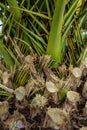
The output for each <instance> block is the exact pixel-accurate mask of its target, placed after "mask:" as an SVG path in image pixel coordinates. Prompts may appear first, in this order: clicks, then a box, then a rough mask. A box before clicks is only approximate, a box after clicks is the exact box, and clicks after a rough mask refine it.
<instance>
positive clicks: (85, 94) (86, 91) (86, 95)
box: [82, 81, 87, 99]
mask: <svg viewBox="0 0 87 130" xmlns="http://www.w3.org/2000/svg"><path fill="white" fill-rule="evenodd" d="M82 95H83V97H84V98H85V99H87V81H86V82H85V84H84V87H83V90H82Z"/></svg>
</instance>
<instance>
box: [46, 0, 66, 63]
mask: <svg viewBox="0 0 87 130" xmlns="http://www.w3.org/2000/svg"><path fill="white" fill-rule="evenodd" d="M65 6H66V0H57V1H56V7H55V10H54V16H53V20H52V25H51V31H50V35H49V40H48V46H47V54H49V55H51V56H52V57H53V58H54V59H55V60H56V61H57V62H58V63H61V61H62V54H61V53H62V38H61V31H62V25H63V16H64V11H65Z"/></svg>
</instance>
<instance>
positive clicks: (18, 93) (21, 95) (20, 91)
mask: <svg viewBox="0 0 87 130" xmlns="http://www.w3.org/2000/svg"><path fill="white" fill-rule="evenodd" d="M14 94H15V96H16V99H17V100H19V101H22V100H23V99H24V98H25V95H26V92H25V88H24V87H19V88H17V89H15V91H14Z"/></svg>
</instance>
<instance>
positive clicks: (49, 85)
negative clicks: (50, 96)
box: [46, 81, 58, 93]
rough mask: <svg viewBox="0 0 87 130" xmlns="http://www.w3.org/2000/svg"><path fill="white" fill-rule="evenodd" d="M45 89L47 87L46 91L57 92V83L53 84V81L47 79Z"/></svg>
mask: <svg viewBox="0 0 87 130" xmlns="http://www.w3.org/2000/svg"><path fill="white" fill-rule="evenodd" d="M46 89H47V90H48V92H50V93H55V92H58V87H57V85H56V84H54V83H53V82H51V81H47V82H46Z"/></svg>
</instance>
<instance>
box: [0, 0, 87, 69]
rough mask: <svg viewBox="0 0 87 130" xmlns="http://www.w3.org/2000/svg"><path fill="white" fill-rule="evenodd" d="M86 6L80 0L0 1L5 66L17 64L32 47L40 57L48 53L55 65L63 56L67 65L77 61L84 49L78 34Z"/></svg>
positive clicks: (0, 45)
mask: <svg viewBox="0 0 87 130" xmlns="http://www.w3.org/2000/svg"><path fill="white" fill-rule="evenodd" d="M86 5H87V2H86V1H82V0H70V1H69V0H68V1H65V0H51V1H48V0H44V1H43V2H41V1H40V0H32V1H31V0H18V1H17V0H13V1H11V0H4V1H2V2H0V7H1V9H0V15H1V20H2V22H3V25H2V37H1V39H0V53H1V55H3V57H4V63H5V65H6V68H8V69H10V70H11V69H12V68H14V65H16V66H20V64H21V63H22V60H21V59H22V56H23V55H24V56H26V55H28V54H29V51H30V50H31V48H32V49H33V51H34V52H36V53H37V54H38V55H39V56H40V55H43V54H49V55H51V57H52V58H53V59H54V60H55V61H56V62H57V63H58V64H59V63H62V62H63V61H64V58H66V61H64V62H66V63H67V64H74V63H75V64H78V63H79V61H81V59H82V56H83V53H84V51H85V48H86V44H84V41H83V39H82V33H81V25H82V21H83V20H84V18H85V16H86V10H87V6H86ZM18 48H19V49H18ZM75 53H77V54H76V55H75ZM58 64H57V65H58Z"/></svg>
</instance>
